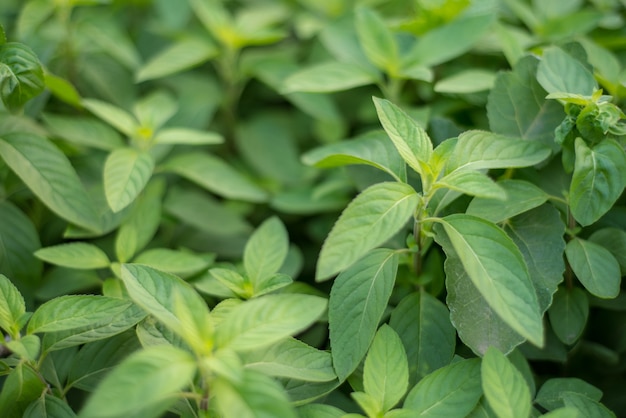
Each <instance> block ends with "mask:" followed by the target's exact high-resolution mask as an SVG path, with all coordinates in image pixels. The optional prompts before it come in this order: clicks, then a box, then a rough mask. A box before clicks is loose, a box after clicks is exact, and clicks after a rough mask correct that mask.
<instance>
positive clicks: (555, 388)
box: [535, 377, 602, 410]
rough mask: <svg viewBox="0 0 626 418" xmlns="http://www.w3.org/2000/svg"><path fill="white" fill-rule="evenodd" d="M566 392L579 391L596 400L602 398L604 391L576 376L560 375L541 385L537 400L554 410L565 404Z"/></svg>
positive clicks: (543, 405)
mask: <svg viewBox="0 0 626 418" xmlns="http://www.w3.org/2000/svg"><path fill="white" fill-rule="evenodd" d="M565 393H578V394H580V395H583V396H585V397H587V398H589V399H592V400H594V401H599V400H600V399H602V391H601V390H600V389H598V388H596V387H595V386H593V385H591V384H589V383H587V382H585V381H584V380H581V379H578V378H575V377H558V378H552V379H548V380H546V382H545V383H544V384H543V385H542V386H541V388H540V389H539V392H538V393H537V396H536V398H535V402H537V403H538V404H539V405H541V406H542V407H544V408H546V409H548V410H552V409H556V408H560V407H562V406H564V405H565V403H564V402H563V395H564V394H565Z"/></svg>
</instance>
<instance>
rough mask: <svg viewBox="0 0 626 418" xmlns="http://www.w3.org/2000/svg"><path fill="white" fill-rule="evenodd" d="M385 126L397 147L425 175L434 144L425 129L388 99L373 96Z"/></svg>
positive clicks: (411, 165) (407, 161) (412, 166)
mask: <svg viewBox="0 0 626 418" xmlns="http://www.w3.org/2000/svg"><path fill="white" fill-rule="evenodd" d="M373 100H374V105H375V106H376V112H377V113H378V118H379V119H380V123H381V124H382V125H383V128H384V129H385V131H386V132H387V134H388V135H389V138H391V141H392V142H393V144H394V145H395V146H396V149H397V150H398V152H399V153H400V155H401V156H402V158H403V159H404V161H406V163H407V164H408V165H409V166H410V167H411V168H413V170H415V171H416V172H417V173H419V174H421V175H422V176H425V175H426V173H427V172H428V169H427V168H426V167H427V164H428V160H429V159H430V156H431V155H432V152H433V145H432V142H431V141H430V138H429V137H428V134H427V133H426V131H424V129H423V128H422V127H421V126H419V124H418V123H417V122H415V120H413V119H412V118H411V117H410V116H409V115H407V114H406V113H405V112H404V111H403V110H402V109H400V108H399V107H397V106H396V105H394V104H393V103H391V102H390V101H388V100H385V99H379V98H377V97H374V98H373Z"/></svg>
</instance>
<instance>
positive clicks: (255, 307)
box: [215, 294, 327, 351]
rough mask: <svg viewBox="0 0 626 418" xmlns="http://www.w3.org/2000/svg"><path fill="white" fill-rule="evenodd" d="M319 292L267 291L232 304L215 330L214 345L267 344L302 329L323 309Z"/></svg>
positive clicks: (256, 346)
mask: <svg viewBox="0 0 626 418" xmlns="http://www.w3.org/2000/svg"><path fill="white" fill-rule="evenodd" d="M326 305H327V302H326V300H325V299H323V298H320V297H318V296H311V295H299V294H278V295H266V296H263V297H260V298H257V299H251V300H249V301H246V302H244V303H242V304H240V305H238V306H236V307H234V308H233V309H232V310H231V311H230V312H229V313H228V316H227V317H226V318H224V320H223V321H221V322H220V323H219V324H218V325H217V327H216V330H215V341H216V345H217V346H218V347H220V348H230V349H232V350H235V351H249V350H255V349H260V348H263V347H266V346H269V345H271V344H273V343H275V342H277V341H280V340H282V339H284V338H287V337H289V336H291V335H294V334H296V333H298V332H300V331H303V330H305V329H306V328H308V327H309V326H310V325H311V324H313V323H314V322H315V321H316V320H317V319H318V318H319V317H320V315H322V314H323V313H324V311H325V310H326Z"/></svg>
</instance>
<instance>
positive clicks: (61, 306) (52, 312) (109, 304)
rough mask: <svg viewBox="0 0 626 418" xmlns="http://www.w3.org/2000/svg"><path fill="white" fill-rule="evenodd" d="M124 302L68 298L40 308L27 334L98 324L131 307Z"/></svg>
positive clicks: (48, 303) (100, 298)
mask: <svg viewBox="0 0 626 418" xmlns="http://www.w3.org/2000/svg"><path fill="white" fill-rule="evenodd" d="M132 305H133V303H132V302H131V301H128V300H124V299H117V298H109V297H106V296H96V295H65V296H60V297H58V298H55V299H52V300H50V301H48V302H46V303H44V304H43V305H41V306H40V307H39V308H37V310H36V311H35V313H34V314H33V316H32V317H31V318H30V321H29V322H28V333H29V334H34V333H38V332H56V331H65V330H70V329H74V328H85V327H88V326H91V325H92V324H99V323H101V322H103V321H105V320H109V319H111V318H112V317H115V316H116V315H119V314H121V313H123V312H124V311H126V310H128V309H130V308H131V306H132Z"/></svg>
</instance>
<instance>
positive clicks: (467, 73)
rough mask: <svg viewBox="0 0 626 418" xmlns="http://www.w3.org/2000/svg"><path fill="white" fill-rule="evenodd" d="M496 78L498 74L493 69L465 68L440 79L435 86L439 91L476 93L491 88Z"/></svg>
mask: <svg viewBox="0 0 626 418" xmlns="http://www.w3.org/2000/svg"><path fill="white" fill-rule="evenodd" d="M495 80H496V74H495V73H493V72H491V71H486V70H481V69H473V70H463V71H461V72H459V73H456V74H454V75H452V76H449V77H446V78H443V79H441V80H439V81H438V82H437V83H436V84H435V87H434V90H435V91H436V92H438V93H453V94H463V93H476V92H479V91H485V90H490V89H491V88H492V87H493V84H494V82H495Z"/></svg>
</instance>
